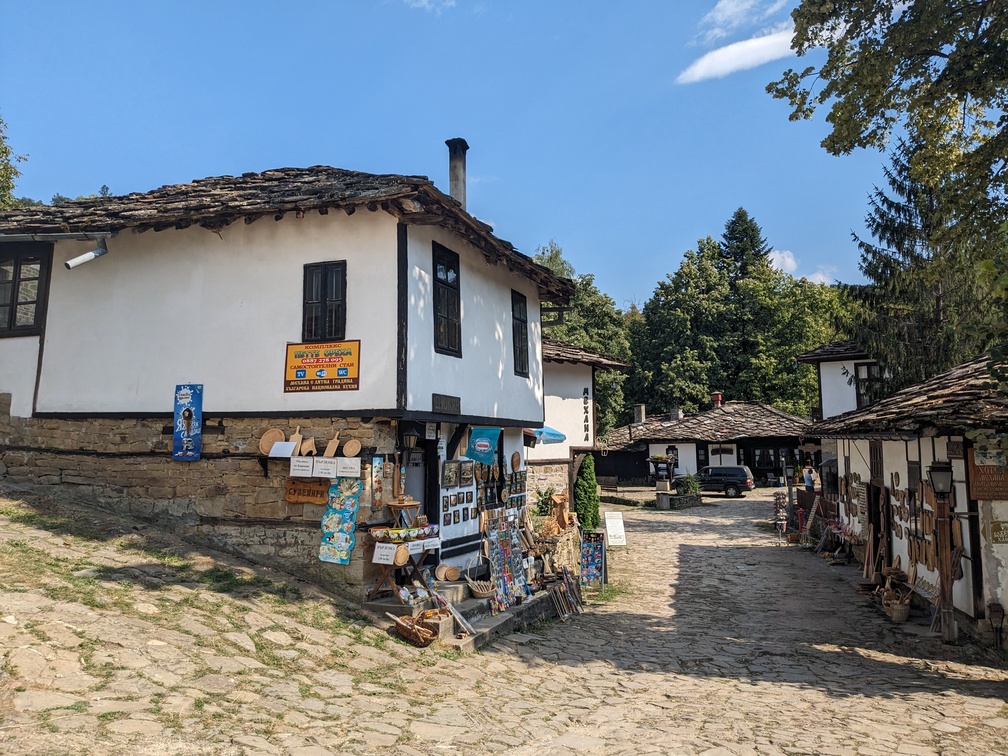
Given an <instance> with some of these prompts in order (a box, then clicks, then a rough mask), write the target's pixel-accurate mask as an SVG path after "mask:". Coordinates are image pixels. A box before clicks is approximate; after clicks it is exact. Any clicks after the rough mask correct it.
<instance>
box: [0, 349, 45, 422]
mask: <svg viewBox="0 0 1008 756" xmlns="http://www.w3.org/2000/svg"><path fill="white" fill-rule="evenodd" d="M38 349H39V339H38V336H17V337H14V338H10V339H0V394H10V395H11V415H12V416H13V417H31V413H32V398H33V396H34V394H35V374H36V372H37V371H38Z"/></svg>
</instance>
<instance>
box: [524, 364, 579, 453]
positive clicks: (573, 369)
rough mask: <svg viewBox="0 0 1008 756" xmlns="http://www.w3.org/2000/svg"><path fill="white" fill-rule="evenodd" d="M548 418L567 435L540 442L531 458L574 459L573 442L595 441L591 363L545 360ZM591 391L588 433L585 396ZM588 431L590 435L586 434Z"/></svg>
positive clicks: (546, 418) (548, 422)
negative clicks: (557, 440)
mask: <svg viewBox="0 0 1008 756" xmlns="http://www.w3.org/2000/svg"><path fill="white" fill-rule="evenodd" d="M543 385H544V391H545V401H544V406H545V415H546V417H545V422H546V425H548V426H549V427H551V428H555V429H556V430H558V431H560V432H561V433H563V434H564V435H565V436H567V440H566V441H564V442H562V443H559V444H543V443H538V444H536V445H535V447H534V448H531V449H527V450H526V452H527V455H528V458H529V459H530V460H531V461H534V462H536V461H542V460H547V459H562V460H567V459H570V450H571V447H572V446H577V447H582V448H583V447H586V446H588V447H591V446H594V445H595V415H594V413H595V400H594V396H593V394H592V389H593V387H592V369H591V365H575V364H570V363H560V362H545V363H543ZM586 389H587V391H588V416H587V417H588V432H587V434H586V433H585V430H584V425H585V396H584V392H585V390H586ZM586 435H587V439H586V438H585V436H586Z"/></svg>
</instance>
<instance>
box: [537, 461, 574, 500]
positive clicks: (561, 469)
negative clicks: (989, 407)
mask: <svg viewBox="0 0 1008 756" xmlns="http://www.w3.org/2000/svg"><path fill="white" fill-rule="evenodd" d="M569 475H570V463H569V462H531V461H530V462H529V463H528V491H529V493H530V494H531V495H532V497H533V498H532V500H533V501H534V500H535V494H536V491H545V490H546V489H547V488H552V489H553V493H558V494H562V493H567V488H568V484H569V480H570V478H569Z"/></svg>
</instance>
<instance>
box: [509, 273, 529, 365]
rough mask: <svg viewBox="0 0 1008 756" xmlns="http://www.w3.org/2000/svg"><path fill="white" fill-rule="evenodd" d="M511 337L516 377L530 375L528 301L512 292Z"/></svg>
mask: <svg viewBox="0 0 1008 756" xmlns="http://www.w3.org/2000/svg"><path fill="white" fill-rule="evenodd" d="M511 336H512V340H513V342H514V370H515V375H523V376H525V377H526V378H527V377H528V374H529V338H528V300H527V299H526V298H525V295H524V294H519V293H518V292H517V291H514V290H512V291H511Z"/></svg>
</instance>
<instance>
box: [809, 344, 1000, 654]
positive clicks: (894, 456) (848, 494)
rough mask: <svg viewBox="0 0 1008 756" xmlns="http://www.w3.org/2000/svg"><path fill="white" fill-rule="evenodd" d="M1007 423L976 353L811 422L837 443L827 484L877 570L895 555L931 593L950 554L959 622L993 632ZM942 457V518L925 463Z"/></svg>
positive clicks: (842, 523) (842, 519)
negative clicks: (945, 508)
mask: <svg viewBox="0 0 1008 756" xmlns="http://www.w3.org/2000/svg"><path fill="white" fill-rule="evenodd" d="M828 393H829V391H828V388H824V399H827V395H828ZM824 406H826V405H825V404H824ZM1006 428H1008V397H1005V396H1004V394H1001V393H1000V392H999V391H998V390H997V389H996V388H994V387H993V384H992V382H991V375H990V367H989V360H988V359H987V358H980V359H977V360H973V361H972V362H968V363H965V364H964V365H960V366H959V367H957V368H955V369H953V370H950V371H948V372H946V373H942V374H940V375H937V376H935V377H933V378H931V379H930V380H928V381H925V382H924V383H921V384H918V385H915V386H911V387H909V388H907V389H904V390H903V391H899V392H897V393H896V394H893V395H892V396H890V397H886V398H884V399H881V400H879V401H878V402H876V403H875V404H872V405H870V406H868V407H865V408H863V409H859V410H855V411H852V412H849V413H847V414H843V415H839V416H837V417H833V418H831V419H828V420H826V421H823V422H821V423H817V424H816V426H815V430H814V432H815V434H816V435H818V436H821V437H822V438H823V440H824V445H825V442H826V441H827V440H832V441H833V442H834V443H835V444H836V449H837V465H838V480H837V485H836V487H835V488H834V489H833V490H829V488H828V487H827V488H826V490H825V491H824V493H825V495H826V496H827V498H828V499H830V500H831V501H830V507H832V508H835V511H836V517H837V527H838V528H839V529H841V530H842V531H843V532H844V533H845V538H847V540H849V541H851V542H852V543H853V544H854V546H855V548H856V550H858V551H859V552H860V553H862V554H863V553H864V550H865V549H866V548H869V547H870V548H871V553H870V556H869V559H870V560H871V567H872V570H873V571H874V570H881V568H882V567H886V566H889V565H891V564H892V563H893V561H894V560H896V559H899V561H900V564H901V566H902V568H903V569H904V570H905V571H906V570H910V569H913V571H914V572H915V573H916V575H917V576H918V577H919V578H921V582H920V584H919V586H918V590H919V592H921V593H923V594H925V595H926V596H927V597H928V598H931V599H934V598H935V594H936V591H937V589H938V587H939V583H940V578H941V577H942V576H941V575H940V571H941V569H940V568H941V565H942V562H943V558H944V557H946V556H947V557H948V562H949V564H950V572H951V574H950V575H948V576H947V577H946V578H945V579H946V584H947V585H948V584H951V586H952V591H951V600H952V604H953V606H952V607H951V608H952V609H954V614H955V619H956V623H957V624H958V625H960V626H963V627H965V628H968V629H969V631H970V632H971V633H972V634H977V635H989V634H990V632H991V628H990V625H989V623H988V622H986V621H985V619H986V618H987V617H988V616H989V611H990V610H989V607H990V605H991V604H998V605H1000V606H1004V605H1005V604H1006V602H1008V468H1006V465H1005V454H1006V449H1008V436H1006V434H1005V429H1006ZM945 464H949V465H951V469H952V492H951V497H950V507H951V514H950V518H949V520H948V522H945V523H944V524H943V512H942V507H941V506H939V503H940V502H939V501H938V500H937V499H936V495H935V493H934V492H933V491H932V490H931V487H930V485H929V483H928V469H929V468H931V467H932V466H935V465H945ZM943 528H945V529H947V530H943ZM946 535H947V538H946V537H945V536H946ZM946 544H947V546H945V545H946ZM943 549H944V550H945V551H946V552H951V553H950V554H946V553H943Z"/></svg>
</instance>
